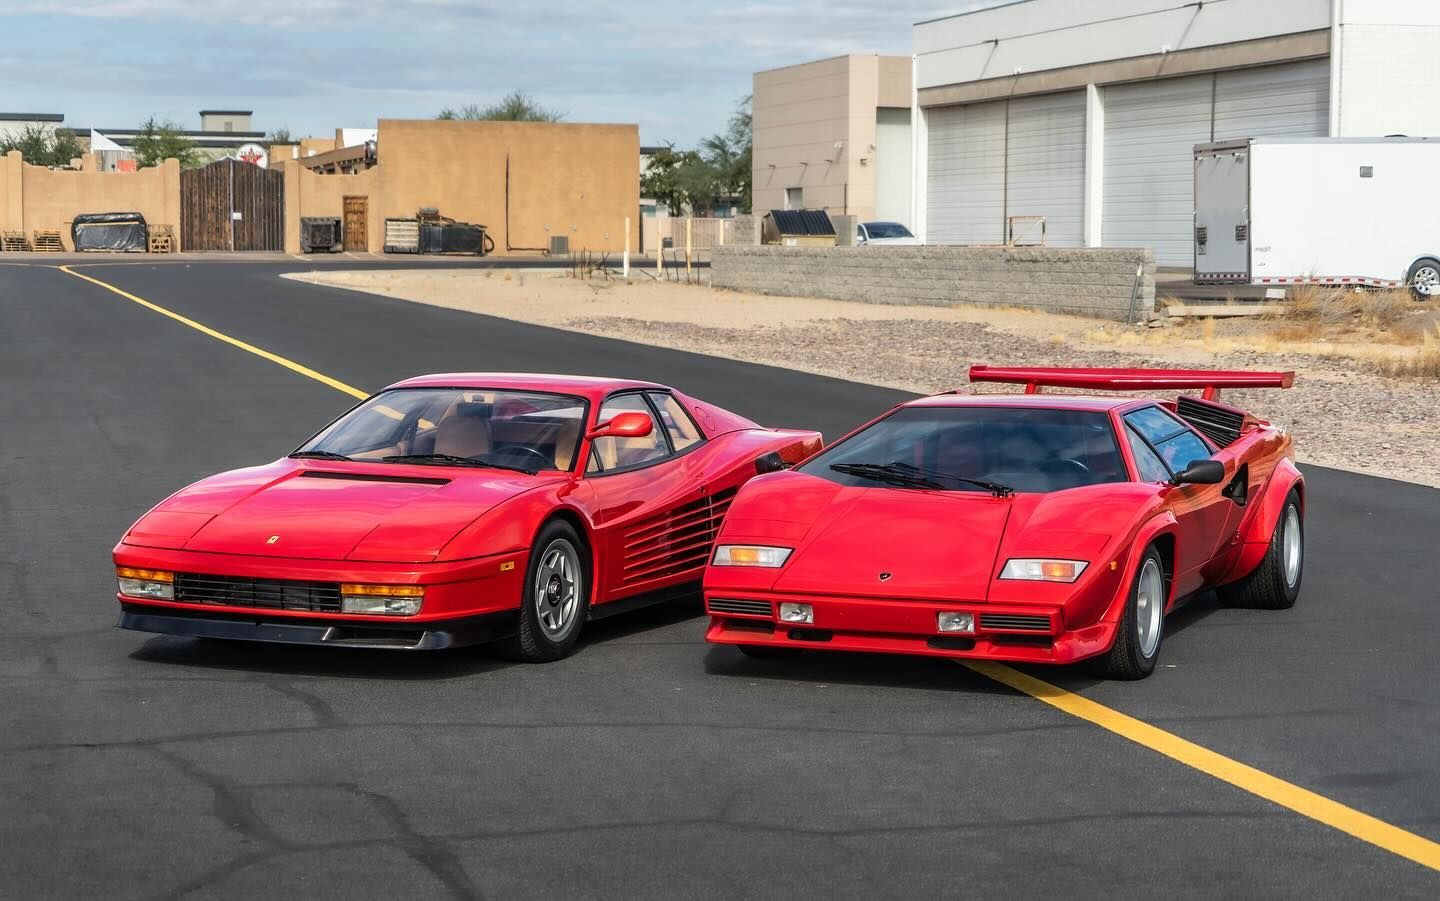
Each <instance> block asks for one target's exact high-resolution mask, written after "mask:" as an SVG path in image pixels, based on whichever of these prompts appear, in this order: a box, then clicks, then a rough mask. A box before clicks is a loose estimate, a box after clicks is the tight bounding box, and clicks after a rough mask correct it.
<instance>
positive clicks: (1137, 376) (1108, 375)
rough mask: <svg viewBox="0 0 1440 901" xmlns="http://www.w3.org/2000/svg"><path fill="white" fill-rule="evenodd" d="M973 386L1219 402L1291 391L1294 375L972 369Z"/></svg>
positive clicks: (1219, 371) (1222, 371)
mask: <svg viewBox="0 0 1440 901" xmlns="http://www.w3.org/2000/svg"><path fill="white" fill-rule="evenodd" d="M970 381H972V382H1004V383H1008V384H1012V385H1024V386H1025V393H1026V394H1038V393H1039V392H1040V389H1041V388H1042V387H1047V388H1082V389H1085V390H1091V391H1159V390H1165V389H1171V388H1173V389H1176V390H1181V391H1183V390H1186V389H1191V390H1193V389H1196V388H1199V389H1202V390H1203V392H1204V393H1203V394H1202V395H1201V396H1202V397H1204V398H1205V399H1206V400H1215V399H1216V397H1218V396H1219V393H1220V389H1221V388H1289V387H1290V386H1291V385H1293V384H1294V383H1295V373H1294V372H1244V371H1241V370H1235V369H1066V368H1062V367H1048V366H1032V367H1023V366H971V367H970Z"/></svg>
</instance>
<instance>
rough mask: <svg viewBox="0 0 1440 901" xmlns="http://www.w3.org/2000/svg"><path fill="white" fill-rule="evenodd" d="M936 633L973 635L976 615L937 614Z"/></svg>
mask: <svg viewBox="0 0 1440 901" xmlns="http://www.w3.org/2000/svg"><path fill="white" fill-rule="evenodd" d="M935 631H937V632H964V633H966V634H971V633H973V632H974V631H975V614H973V613H950V612H943V613H937V614H935Z"/></svg>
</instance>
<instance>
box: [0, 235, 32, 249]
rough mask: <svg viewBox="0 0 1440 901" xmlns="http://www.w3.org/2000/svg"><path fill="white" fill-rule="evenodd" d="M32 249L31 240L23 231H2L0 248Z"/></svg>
mask: <svg viewBox="0 0 1440 901" xmlns="http://www.w3.org/2000/svg"><path fill="white" fill-rule="evenodd" d="M29 249H30V240H29V239H28V238H26V237H25V233H24V232H21V231H5V232H0V250H16V251H24V250H29Z"/></svg>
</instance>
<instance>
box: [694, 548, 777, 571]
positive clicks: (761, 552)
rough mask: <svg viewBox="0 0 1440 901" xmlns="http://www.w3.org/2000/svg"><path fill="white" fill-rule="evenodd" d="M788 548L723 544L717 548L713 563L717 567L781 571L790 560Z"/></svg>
mask: <svg viewBox="0 0 1440 901" xmlns="http://www.w3.org/2000/svg"><path fill="white" fill-rule="evenodd" d="M791 550H793V548H788V547H765V546H764V545H755V544H722V545H720V546H719V547H717V548H715V557H714V559H713V560H712V562H713V563H714V564H715V565H716V566H762V567H766V568H769V569H779V568H780V567H782V566H784V565H785V561H786V560H788V559H790V551H791Z"/></svg>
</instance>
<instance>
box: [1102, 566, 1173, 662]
mask: <svg viewBox="0 0 1440 901" xmlns="http://www.w3.org/2000/svg"><path fill="white" fill-rule="evenodd" d="M1166 598H1167V592H1166V591H1165V562H1164V561H1163V560H1161V559H1160V552H1159V551H1157V550H1155V547H1154V546H1153V545H1152V546H1150V547H1147V548H1146V549H1145V553H1144V554H1143V555H1141V557H1140V565H1139V566H1138V567H1137V568H1136V570H1135V579H1134V581H1133V582H1132V583H1131V585H1130V597H1129V598H1128V599H1127V600H1126V603H1125V615H1124V616H1122V617H1121V618H1120V628H1119V631H1117V632H1116V634H1115V642H1114V644H1112V645H1111V646H1110V650H1109V652H1108V653H1106V654H1105V656H1104V657H1101V658H1100V661H1099V664H1100V671H1101V674H1102V675H1104V676H1105V677H1106V678H1109V679H1143V678H1145V677H1146V676H1148V675H1150V674H1151V673H1152V672H1154V670H1155V661H1156V660H1158V659H1159V658H1160V639H1161V638H1162V637H1163V635H1164V632H1165V601H1166Z"/></svg>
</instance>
